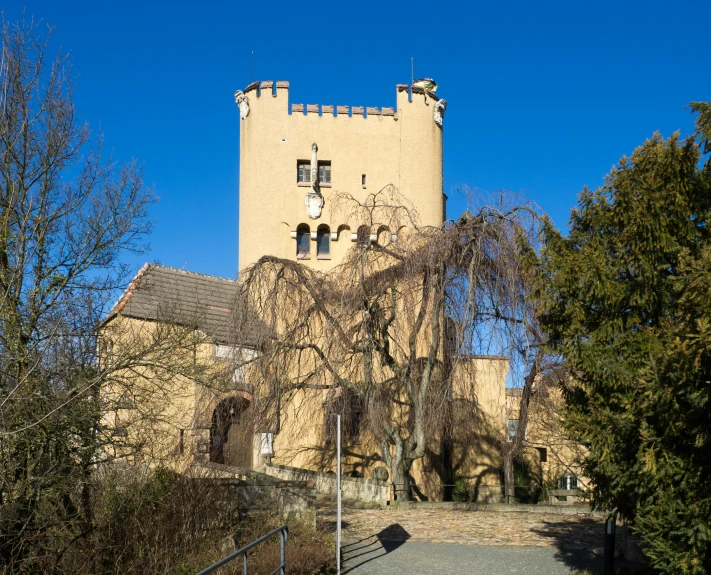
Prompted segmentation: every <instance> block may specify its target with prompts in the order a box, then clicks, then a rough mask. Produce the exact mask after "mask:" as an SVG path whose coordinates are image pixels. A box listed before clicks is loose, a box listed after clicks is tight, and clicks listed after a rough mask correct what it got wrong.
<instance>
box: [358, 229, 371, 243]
mask: <svg viewBox="0 0 711 575" xmlns="http://www.w3.org/2000/svg"><path fill="white" fill-rule="evenodd" d="M356 242H357V243H358V245H359V246H367V245H368V244H369V243H370V228H369V227H368V226H360V227H359V228H358V233H357V234H356Z"/></svg>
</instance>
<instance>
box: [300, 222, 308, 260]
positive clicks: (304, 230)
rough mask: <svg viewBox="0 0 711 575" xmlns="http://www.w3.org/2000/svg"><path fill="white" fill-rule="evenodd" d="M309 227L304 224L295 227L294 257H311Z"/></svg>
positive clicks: (301, 258) (305, 258) (303, 258)
mask: <svg viewBox="0 0 711 575" xmlns="http://www.w3.org/2000/svg"><path fill="white" fill-rule="evenodd" d="M310 241H311V229H310V228H309V226H307V225H305V224H301V225H300V226H299V227H298V228H296V259H299V260H308V259H310V258H311V244H310V243H309V242H310Z"/></svg>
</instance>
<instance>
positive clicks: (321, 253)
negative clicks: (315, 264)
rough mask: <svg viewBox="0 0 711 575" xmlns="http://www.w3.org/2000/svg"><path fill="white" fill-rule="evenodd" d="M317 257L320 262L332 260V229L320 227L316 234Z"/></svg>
mask: <svg viewBox="0 0 711 575" xmlns="http://www.w3.org/2000/svg"><path fill="white" fill-rule="evenodd" d="M316 254H317V255H316V257H317V259H320V260H330V259H331V229H330V228H329V227H328V226H319V227H318V231H317V233H316Z"/></svg>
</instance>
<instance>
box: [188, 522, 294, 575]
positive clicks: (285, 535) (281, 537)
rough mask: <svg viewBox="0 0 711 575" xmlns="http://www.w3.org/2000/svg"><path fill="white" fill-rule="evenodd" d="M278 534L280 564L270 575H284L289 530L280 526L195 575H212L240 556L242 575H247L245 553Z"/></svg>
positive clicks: (284, 526)
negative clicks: (276, 574) (211, 574)
mask: <svg viewBox="0 0 711 575" xmlns="http://www.w3.org/2000/svg"><path fill="white" fill-rule="evenodd" d="M277 533H278V534H279V541H280V547H281V557H280V559H281V563H280V564H279V567H277V568H276V570H275V571H272V573H271V575H274V574H275V573H276V572H277V571H278V572H279V575H286V548H285V547H286V546H285V543H286V540H287V538H288V537H289V528H288V527H287V526H286V525H282V526H281V527H277V528H276V529H274V530H273V531H270V532H269V533H267V534H266V535H263V536H262V537H260V538H259V539H256V540H255V541H252V542H251V543H250V544H249V545H245V546H244V547H242V549H238V550H237V551H235V552H234V553H230V554H229V555H228V556H227V557H225V558H223V559H220V560H219V561H218V562H217V563H213V564H212V565H210V566H209V567H208V568H207V569H203V570H202V571H200V573H198V574H197V575H207V574H208V573H212V572H213V571H217V570H218V569H219V568H220V567H222V566H223V565H226V564H227V563H229V562H230V561H233V560H234V559H237V558H238V557H239V556H240V555H241V556H242V560H243V561H244V563H243V566H244V575H247V573H248V572H247V552H248V551H249V550H250V549H252V548H253V547H256V546H257V545H259V544H260V543H262V542H263V541H266V540H267V539H269V538H270V537H273V536H274V535H276V534H277Z"/></svg>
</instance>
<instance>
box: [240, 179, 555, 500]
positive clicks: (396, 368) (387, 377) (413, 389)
mask: <svg viewBox="0 0 711 575" xmlns="http://www.w3.org/2000/svg"><path fill="white" fill-rule="evenodd" d="M500 200H501V201H500V203H498V204H495V205H494V204H492V205H485V204H483V203H481V202H480V204H481V205H480V207H479V208H478V209H477V210H476V211H468V212H467V213H465V214H464V215H463V216H462V217H461V218H460V219H459V220H457V221H456V222H449V223H447V224H446V225H444V226H442V227H439V228H435V227H420V226H418V225H417V215H416V213H415V212H414V210H412V208H411V207H409V206H408V205H407V203H406V201H405V200H404V199H403V198H402V197H401V196H400V195H399V193H398V192H397V190H395V189H394V188H393V187H392V186H389V187H388V188H386V189H384V190H381V191H380V192H378V193H376V194H372V195H370V196H369V197H368V198H367V199H366V200H365V201H363V202H358V201H356V200H355V199H354V198H352V197H346V196H341V197H340V201H341V202H343V203H344V204H346V205H348V206H350V208H349V214H348V215H349V221H357V222H359V223H364V224H366V225H367V226H368V230H369V232H370V234H372V235H373V236H377V241H373V240H372V236H369V237H368V238H367V239H366V238H360V236H359V241H357V242H356V244H355V245H354V246H353V247H352V248H351V249H350V250H349V251H348V252H347V254H346V256H345V257H344V258H343V260H342V261H341V262H340V263H339V264H338V265H336V266H335V267H334V268H332V269H331V270H330V271H328V272H320V271H316V270H314V269H312V268H310V267H309V266H308V265H303V264H302V263H299V262H298V261H294V260H288V259H282V258H278V257H273V256H265V257H263V258H261V259H260V260H259V261H258V262H256V263H255V264H254V265H253V266H251V267H250V268H248V269H247V270H245V272H244V274H243V277H244V292H245V293H244V296H245V297H246V298H247V301H249V302H250V307H251V309H253V310H254V311H255V315H256V316H258V317H259V318H260V320H261V322H263V324H262V325H263V328H264V329H262V331H261V333H262V341H261V350H262V351H261V356H260V358H259V361H258V362H256V364H255V365H254V366H253V368H254V369H256V370H257V373H256V374H255V375H256V377H255V379H257V380H259V382H260V383H258V384H256V386H257V389H256V390H255V396H256V397H257V398H258V399H256V401H257V402H258V403H260V404H261V407H262V410H264V412H269V413H271V414H273V417H277V418H278V417H281V414H283V413H284V412H285V408H286V406H288V405H289V403H290V402H293V401H295V398H297V397H300V398H301V400H300V402H299V403H300V404H302V403H303V398H305V397H310V398H312V400H313V401H323V396H324V393H331V394H338V395H341V396H348V397H351V398H355V399H356V400H357V403H358V405H359V409H358V410H357V411H358V412H357V414H356V415H357V417H359V418H360V421H359V427H360V429H361V430H367V433H368V434H369V435H370V436H371V437H372V439H373V440H374V442H375V443H376V444H377V445H378V446H379V454H378V457H379V458H380V459H381V460H382V461H383V462H384V463H385V464H386V465H387V466H388V467H389V469H390V471H391V474H392V476H391V477H392V483H393V485H394V489H395V492H396V497H397V498H399V499H409V498H410V496H411V488H412V477H411V471H412V466H413V463H414V462H415V461H417V460H418V459H421V458H423V457H424V456H425V455H426V454H428V450H430V451H431V447H432V444H433V443H435V442H440V443H441V441H442V440H443V439H446V438H447V437H451V435H452V434H453V432H454V430H453V429H452V427H453V425H454V421H455V419H456V417H455V414H454V413H453V405H454V404H455V403H456V401H455V399H456V398H460V399H461V398H466V399H467V400H469V401H468V403H466V404H467V405H469V406H475V405H476V381H477V377H476V373H474V371H473V370H474V367H473V366H474V365H475V362H473V361H472V356H474V355H476V354H482V353H489V354H497V355H508V356H509V357H511V358H512V366H514V368H515V369H514V371H517V372H518V373H523V371H525V372H526V374H528V376H529V379H531V381H532V380H533V378H535V374H536V373H537V371H538V370H540V369H541V367H540V365H541V361H540V357H539V352H538V349H539V347H540V345H541V344H542V336H541V334H540V331H539V329H538V323H537V319H536V318H537V311H538V310H537V307H536V302H535V290H534V281H535V265H536V261H537V255H536V246H537V233H538V216H537V214H536V212H535V211H534V210H533V209H531V207H530V206H528V205H519V206H515V205H514V206H512V207H510V208H505V207H504V206H505V204H506V203H507V202H508V203H511V202H510V198H509V196H507V195H502V196H501V197H500ZM342 205H343V204H342ZM390 230H400V231H399V233H398V234H397V235H394V234H392V233H390ZM240 331H243V332H247V331H249V332H250V333H253V332H254V329H251V328H250V329H248V328H247V326H242V328H240V329H237V330H236V332H237V333H239V332H240ZM514 356H515V357H514ZM529 372H530V374H529ZM319 392H320V393H319ZM341 404H342V405H347V404H351V405H352V403H351V402H341ZM522 411H525V410H522ZM308 413H309V415H306V412H305V415H304V418H305V419H309V418H311V417H313V411H310V412H308ZM351 416H352V414H351ZM478 416H480V414H477V413H474V412H472V413H471V414H470V415H468V416H466V417H465V420H467V419H468V420H469V422H470V423H472V422H473V421H474V419H475V418H476V417H478ZM293 417H297V418H298V414H297V415H294V416H293ZM297 423H298V422H297ZM304 423H307V421H304ZM501 425H502V427H503V423H502V424H501ZM276 427H278V426H276ZM497 431H498V433H499V435H500V437H501V438H502V441H505V439H503V438H504V433H503V431H504V430H503V428H501V429H497ZM519 439H520V440H521V441H522V438H519ZM518 446H519V447H520V441H519V442H518Z"/></svg>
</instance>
